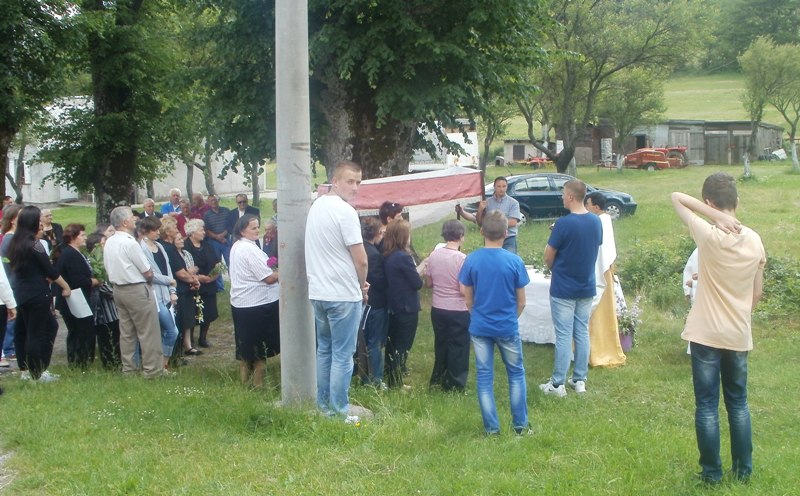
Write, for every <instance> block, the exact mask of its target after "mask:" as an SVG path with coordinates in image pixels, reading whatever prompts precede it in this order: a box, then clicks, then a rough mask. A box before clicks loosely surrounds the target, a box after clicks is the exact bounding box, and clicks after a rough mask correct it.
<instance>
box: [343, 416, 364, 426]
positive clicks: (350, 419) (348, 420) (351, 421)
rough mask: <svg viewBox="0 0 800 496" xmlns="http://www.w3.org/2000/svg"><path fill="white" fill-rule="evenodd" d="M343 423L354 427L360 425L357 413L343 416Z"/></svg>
mask: <svg viewBox="0 0 800 496" xmlns="http://www.w3.org/2000/svg"><path fill="white" fill-rule="evenodd" d="M344 423H345V424H347V425H353V426H355V427H361V419H360V418H358V415H348V416H347V417H345V418H344Z"/></svg>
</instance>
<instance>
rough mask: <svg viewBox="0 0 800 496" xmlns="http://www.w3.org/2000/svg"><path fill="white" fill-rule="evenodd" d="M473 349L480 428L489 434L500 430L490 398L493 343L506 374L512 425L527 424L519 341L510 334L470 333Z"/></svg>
mask: <svg viewBox="0 0 800 496" xmlns="http://www.w3.org/2000/svg"><path fill="white" fill-rule="evenodd" d="M471 338H472V346H473V347H474V348H475V370H476V372H477V376H476V382H477V387H478V404H479V405H480V407H481V416H482V417H483V428H484V429H485V430H486V432H487V433H489V434H494V433H497V432H500V423H499V421H498V420H497V405H496V404H495V401H494V345H495V344H496V345H497V348H498V349H499V350H500V357H501V358H502V359H503V363H504V364H505V366H506V373H507V374H508V394H509V398H510V402H511V420H512V422H513V424H514V428H520V429H525V428H527V427H528V387H527V384H526V382H525V365H524V364H523V363H522V342H521V341H520V340H519V335H515V336H513V337H505V338H501V337H486V336H471Z"/></svg>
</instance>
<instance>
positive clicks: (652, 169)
mask: <svg viewBox="0 0 800 496" xmlns="http://www.w3.org/2000/svg"><path fill="white" fill-rule="evenodd" d="M647 170H649V171H651V172H652V171H654V170H656V164H654V163H652V162H651V163H649V164H647Z"/></svg>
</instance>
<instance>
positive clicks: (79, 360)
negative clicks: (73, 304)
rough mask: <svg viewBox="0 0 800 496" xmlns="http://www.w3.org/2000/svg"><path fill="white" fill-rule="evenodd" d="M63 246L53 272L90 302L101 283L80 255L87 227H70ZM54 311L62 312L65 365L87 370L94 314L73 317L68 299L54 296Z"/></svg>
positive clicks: (94, 340)
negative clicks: (64, 332) (64, 327)
mask: <svg viewBox="0 0 800 496" xmlns="http://www.w3.org/2000/svg"><path fill="white" fill-rule="evenodd" d="M62 239H63V242H64V244H63V245H62V246H61V248H60V254H59V257H58V262H56V269H58V272H59V273H60V274H61V277H63V278H64V280H65V281H67V284H69V287H70V288H72V290H73V291H77V290H80V291H81V293H83V297H84V298H85V299H86V303H89V302H91V301H92V289H93V288H95V287H97V286H99V285H100V280H99V279H97V278H95V277H94V276H93V274H92V268H91V266H90V265H89V261H88V260H87V259H86V257H85V256H84V255H83V253H81V249H83V248H84V247H85V246H86V227H84V226H83V224H69V225H67V228H66V229H65V230H64V234H63V236H62ZM56 308H57V309H58V311H59V312H61V317H62V318H63V319H64V324H65V325H66V326H67V363H69V364H70V365H73V366H77V367H81V368H86V367H88V366H89V365H90V364H91V363H92V362H93V361H94V348H95V343H96V342H97V337H96V335H95V328H94V314H92V315H89V316H87V317H80V318H79V317H76V316H75V315H73V314H72V311H71V310H70V308H69V305H68V304H67V300H66V299H65V298H64V297H62V296H59V295H56Z"/></svg>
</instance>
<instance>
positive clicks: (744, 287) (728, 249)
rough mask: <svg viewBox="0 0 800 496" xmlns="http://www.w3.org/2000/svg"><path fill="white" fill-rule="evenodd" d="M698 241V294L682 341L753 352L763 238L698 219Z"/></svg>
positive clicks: (692, 226) (694, 224)
mask: <svg viewBox="0 0 800 496" xmlns="http://www.w3.org/2000/svg"><path fill="white" fill-rule="evenodd" d="M689 234H691V236H692V238H693V239H694V240H695V242H696V243H697V249H698V264H699V268H698V269H699V270H698V275H697V281H698V282H699V283H700V284H698V289H697V296H696V299H695V303H694V305H692V309H691V310H690V311H689V317H688V318H687V320H686V328H685V329H684V331H683V334H681V337H682V338H683V339H685V340H686V341H692V342H695V343H699V344H702V345H705V346H710V347H713V348H719V349H725V350H733V351H749V350H752V349H753V335H752V333H751V328H750V316H751V313H752V310H753V308H752V306H753V281H754V279H755V276H756V273H757V272H758V270H760V269H763V268H764V265H766V263H767V255H766V251H765V250H764V245H763V244H762V243H761V237H760V236H759V235H758V233H756V232H755V231H753V230H752V229H750V228H748V227H742V232H741V233H739V234H726V233H724V232H722V231H720V230H719V229H717V228H716V227H715V226H713V225H711V224H709V223H708V222H706V221H705V220H704V219H701V218H700V217H698V216H696V215H695V216H693V217H692V219H691V221H690V222H689Z"/></svg>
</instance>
